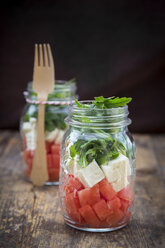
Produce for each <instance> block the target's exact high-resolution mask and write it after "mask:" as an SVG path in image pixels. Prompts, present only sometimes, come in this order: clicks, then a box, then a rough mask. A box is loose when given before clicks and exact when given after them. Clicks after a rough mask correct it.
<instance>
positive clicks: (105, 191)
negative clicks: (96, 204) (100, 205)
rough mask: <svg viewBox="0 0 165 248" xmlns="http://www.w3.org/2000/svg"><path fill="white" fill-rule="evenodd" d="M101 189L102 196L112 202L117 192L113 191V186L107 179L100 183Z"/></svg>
mask: <svg viewBox="0 0 165 248" xmlns="http://www.w3.org/2000/svg"><path fill="white" fill-rule="evenodd" d="M99 188H100V193H101V195H102V196H103V197H104V198H105V199H106V200H109V201H110V200H111V199H112V198H114V196H115V195H116V192H115V190H114V189H113V187H112V185H111V184H110V183H109V182H108V181H107V180H106V179H103V180H102V181H101V182H99Z"/></svg>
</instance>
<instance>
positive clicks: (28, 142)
mask: <svg viewBox="0 0 165 248" xmlns="http://www.w3.org/2000/svg"><path fill="white" fill-rule="evenodd" d="M75 92H76V84H75V81H74V80H70V81H68V82H67V81H62V80H56V83H55V87H54V91H53V92H52V93H51V94H49V95H48V99H47V101H46V102H42V104H45V149H46V157H47V170H48V176H49V180H48V182H46V184H47V185H49V184H50V185H51V184H55V185H56V184H58V182H59V169H60V153H59V149H60V144H61V141H62V138H63V135H64V132H65V130H66V128H67V124H66V123H65V121H64V119H65V118H66V117H67V115H68V104H70V103H72V102H73V98H74V97H76V95H75ZM24 95H25V99H26V102H27V104H26V106H25V108H24V110H23V114H22V116H21V121H20V132H21V136H22V140H23V152H22V155H23V159H24V162H25V174H26V176H27V177H28V178H30V174H31V170H32V165H33V157H34V152H35V148H36V137H37V116H38V104H41V103H39V102H38V101H37V94H36V93H35V92H34V91H33V90H32V83H31V82H30V83H28V86H27V91H26V92H24Z"/></svg>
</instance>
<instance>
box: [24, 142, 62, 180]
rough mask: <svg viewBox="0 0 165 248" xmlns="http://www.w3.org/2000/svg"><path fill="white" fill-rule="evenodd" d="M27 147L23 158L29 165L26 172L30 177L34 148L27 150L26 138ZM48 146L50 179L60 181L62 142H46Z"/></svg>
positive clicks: (46, 146)
mask: <svg viewBox="0 0 165 248" xmlns="http://www.w3.org/2000/svg"><path fill="white" fill-rule="evenodd" d="M24 143H25V149H24V151H23V159H24V161H25V163H26V165H27V168H26V170H25V174H26V175H27V176H28V177H30V174H31V170H32V164H33V157H34V150H27V147H26V140H25V142H24ZM45 148H46V158H47V168H48V176H49V181H50V182H53V181H58V180H59V171H60V151H59V150H60V144H55V143H54V142H47V141H46V142H45Z"/></svg>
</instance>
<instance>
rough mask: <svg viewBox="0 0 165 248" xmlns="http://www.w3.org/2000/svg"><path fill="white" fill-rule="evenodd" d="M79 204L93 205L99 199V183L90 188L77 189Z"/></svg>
mask: <svg viewBox="0 0 165 248" xmlns="http://www.w3.org/2000/svg"><path fill="white" fill-rule="evenodd" d="M78 197H79V201H80V205H81V206H82V207H83V206H85V205H93V204H95V203H96V202H98V201H99V200H100V191H99V185H98V184H96V185H94V186H93V187H92V188H85V189H82V190H80V191H78Z"/></svg>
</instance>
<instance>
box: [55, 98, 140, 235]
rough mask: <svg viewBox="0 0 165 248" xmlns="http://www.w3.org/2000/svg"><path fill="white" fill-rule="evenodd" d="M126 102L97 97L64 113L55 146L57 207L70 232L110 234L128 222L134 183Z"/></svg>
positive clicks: (78, 103)
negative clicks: (57, 149) (57, 147)
mask: <svg viewBox="0 0 165 248" xmlns="http://www.w3.org/2000/svg"><path fill="white" fill-rule="evenodd" d="M130 101H131V98H126V97H122V98H119V97H116V98H115V97H109V98H104V97H103V96H101V97H95V100H94V101H82V102H78V101H77V100H76V101H75V104H73V105H72V106H71V107H70V112H69V116H68V118H67V120H66V122H67V124H68V129H67V131H66V133H65V136H64V138H63V141H62V146H61V169H60V201H61V208H62V212H63V216H64V220H65V222H66V223H67V224H68V225H70V226H72V227H74V228H77V229H80V230H85V231H93V232H102V231H112V230H115V229H119V228H121V227H123V226H125V225H126V224H127V223H128V222H129V220H130V217H131V213H132V210H133V202H134V183H135V144H134V141H133V138H132V136H131V134H130V133H129V131H128V125H129V124H130V123H131V120H130V119H129V118H128V113H129V112H128V106H127V104H128V103H129V102H130Z"/></svg>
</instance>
